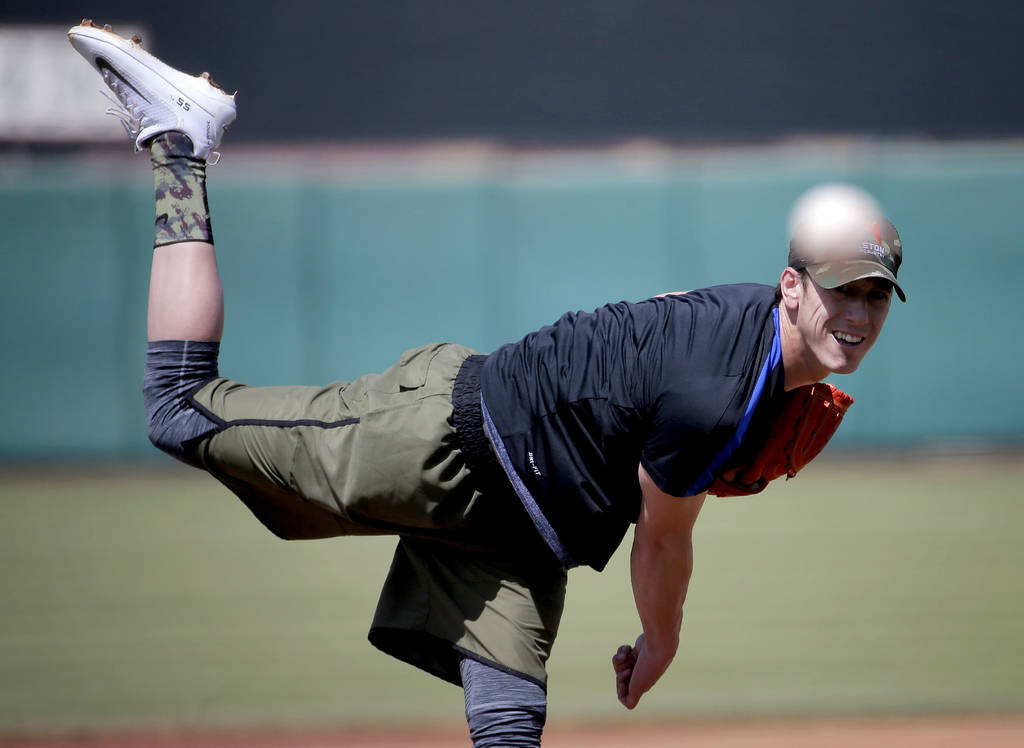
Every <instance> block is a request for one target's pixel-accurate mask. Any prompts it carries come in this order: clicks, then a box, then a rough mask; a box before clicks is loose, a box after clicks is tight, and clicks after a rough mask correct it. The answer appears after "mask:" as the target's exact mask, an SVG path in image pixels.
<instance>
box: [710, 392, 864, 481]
mask: <svg viewBox="0 0 1024 748" xmlns="http://www.w3.org/2000/svg"><path fill="white" fill-rule="evenodd" d="M852 404H853V398H852V397H850V396H849V395H847V394H846V393H845V392H843V391H842V390H840V389H839V388H837V387H835V386H833V385H831V384H826V383H823V382H818V383H817V384H808V385H805V386H803V387H797V388H796V389H795V390H793V391H792V392H790V393H789V397H788V398H787V400H786V402H785V403H784V404H783V406H782V410H781V411H780V412H779V414H778V415H777V416H776V417H775V420H774V421H773V422H772V423H771V425H770V426H769V427H768V429H767V436H766V437H765V438H764V440H763V442H762V444H761V446H760V447H759V448H758V449H757V451H756V453H754V455H753V457H752V458H747V457H742V458H740V459H741V460H742V462H741V464H738V465H735V464H734V465H728V466H727V467H726V469H725V470H724V471H723V472H722V474H721V475H720V476H719V477H718V478H717V479H715V482H714V483H713V484H712V485H711V488H709V489H708V493H711V494H714V495H715V496H743V495H747V494H752V493H760V492H761V491H763V490H764V488H765V486H767V485H768V484H769V483H770V482H771V481H773V480H775V479H776V478H778V477H779V476H781V475H785V476H786V477H787V478H792V477H793V476H794V475H796V474H797V473H798V472H799V471H800V470H801V469H802V468H803V467H804V465H806V464H807V463H809V462H810V461H811V460H813V459H814V458H815V457H817V456H818V453H819V452H821V450H822V449H824V447H825V445H826V444H828V440H829V439H831V438H832V435H833V434H834V433H835V432H836V429H837V428H839V424H840V422H842V420H843V415H844V414H845V413H846V409H847V408H849V407H850V405H852ZM745 454H749V452H747V453H745ZM744 463H745V464H744Z"/></svg>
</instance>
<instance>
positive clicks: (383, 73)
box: [0, 0, 1024, 144]
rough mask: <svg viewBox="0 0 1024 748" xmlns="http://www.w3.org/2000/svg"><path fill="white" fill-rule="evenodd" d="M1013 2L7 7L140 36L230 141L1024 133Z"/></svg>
mask: <svg viewBox="0 0 1024 748" xmlns="http://www.w3.org/2000/svg"><path fill="white" fill-rule="evenodd" d="M1022 8H1024V6H1022V5H1020V4H1019V3H1010V2H974V3H967V2H950V1H949V0H931V1H930V2H924V1H922V0H910V1H908V2H899V1H896V0H887V1H886V0H861V1H860V2H856V3H853V2H838V1H836V2H796V1H795V0H783V1H781V2H754V1H753V0H735V1H733V2H728V1H726V2H710V1H708V2H683V1H682V0H632V1H627V0H565V1H562V2H558V1H554V0H546V1H541V0H517V1H516V2H498V1H497V0H495V1H494V2H430V1H429V0H422V1H419V2H413V1H412V0H375V1H373V2H359V3H355V2H337V3H330V2H325V1H324V0H317V1H315V2H298V1H296V2H290V3H283V2H282V3H275V2H267V1H266V0H262V1H256V2H252V1H249V2H241V0H232V1H229V2H181V1H180V0H179V1H177V2H166V3H151V4H150V3H141V2H137V1H136V2H124V1H109V2H104V1H102V0H90V2H86V3H82V2H68V1H66V0H50V2H46V3H41V2H38V0H35V1H33V2H25V1H23V0H7V2H5V3H3V7H2V8H0V22H56V23H60V24H67V25H68V26H71V25H73V24H74V23H77V22H78V21H79V20H80V19H81V17H82V15H83V12H87V13H88V14H89V15H90V16H91V17H92V18H94V20H96V21H97V22H99V23H103V22H108V21H114V22H116V21H118V20H123V19H130V20H138V21H141V22H143V23H144V24H146V25H147V26H148V27H149V28H151V29H152V30H153V38H152V40H151V45H152V47H154V48H155V49H156V51H157V52H158V53H159V54H160V55H161V56H163V57H164V58H165V59H166V60H167V61H168V62H170V63H171V64H172V65H175V66H177V67H181V68H183V69H186V70H189V71H190V72H200V71H202V70H209V71H210V72H212V73H213V75H214V77H215V78H216V79H217V80H218V81H219V82H221V83H222V84H223V85H224V87H225V88H228V89H238V90H239V91H240V94H239V109H240V112H241V113H244V116H241V117H240V118H239V121H238V124H237V126H236V127H235V128H234V130H233V132H232V140H233V141H237V140H243V139H249V140H277V139H285V140H293V139H338V138H340V139H384V140H387V139H407V138H437V137H441V138H452V137H467V136H469V137H475V136H485V137H496V138H501V139H506V140H510V141H519V142H542V143H555V144H557V143H563V142H567V141H569V142H572V141H576V142H579V141H583V142H587V141H596V142H600V141H606V140H611V139H617V138H621V137H626V136H653V137H658V138H664V139H667V140H672V141H679V142H695V141H697V142H699V141H717V142H721V141H725V142H730V141H763V140H769V139H774V138H778V137H785V136H790V135H794V134H804V133H815V134H836V133H840V134H841V133H851V132H853V133H867V134H877V135H884V136H890V137H892V136H896V137H903V136H915V137H922V136H923V137H977V136H982V137H984V136H997V137H1000V136H1014V135H1020V134H1022V132H1024V97H1022V96H1021V92H1020V88H1021V73H1022V72H1024V70H1022V63H1021V51H1020V49H1021V38H1022V32H1024V9H1022Z"/></svg>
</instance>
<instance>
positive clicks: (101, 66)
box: [96, 57, 153, 104]
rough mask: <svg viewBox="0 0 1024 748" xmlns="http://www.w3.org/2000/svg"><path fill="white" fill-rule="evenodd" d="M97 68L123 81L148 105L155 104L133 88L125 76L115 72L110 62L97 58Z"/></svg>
mask: <svg viewBox="0 0 1024 748" xmlns="http://www.w3.org/2000/svg"><path fill="white" fill-rule="evenodd" d="M96 67H98V68H99V69H100V70H109V71H110V73H111V75H114V76H116V77H117V79H118V80H119V81H121V82H122V83H123V84H125V85H126V86H128V88H130V89H131V90H132V91H134V92H135V93H137V94H138V95H139V96H141V97H142V100H143V101H145V102H146V103H147V104H152V103H153V102H151V101H150V100H149V99H147V98H146V97H145V95H144V94H143V93H142V91H140V90H139V89H137V88H136V87H135V86H133V85H132V84H131V83H129V82H128V81H127V80H125V77H124V76H123V75H121V74H120V73H119V72H117V71H116V70H114V68H113V67H112V66H111V64H110V63H109V62H107V61H106V60H105V59H103V58H102V57H97V58H96Z"/></svg>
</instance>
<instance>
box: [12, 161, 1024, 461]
mask: <svg viewBox="0 0 1024 748" xmlns="http://www.w3.org/2000/svg"><path fill="white" fill-rule="evenodd" d="M2 174H3V176H2V177H0V222H2V224H3V226H4V240H3V241H4V251H3V266H4V275H5V284H4V285H5V288H4V292H3V296H2V301H0V318H2V320H3V321H2V326H0V345H2V347H3V350H4V366H3V369H2V373H0V410H2V412H3V418H4V422H5V424H6V426H7V428H5V429H4V430H3V434H2V435H0V454H2V455H3V456H5V457H11V458H16V457H50V456H76V455H81V456H86V455H129V454H136V453H145V452H146V450H147V449H148V447H147V444H146V439H145V434H144V424H143V420H144V419H143V415H142V410H141V402H140V395H139V383H140V380H141V371H142V361H143V354H144V348H145V344H144V340H145V329H144V318H145V304H146V290H147V275H148V263H149V251H148V249H147V248H148V247H149V246H151V243H152V239H151V236H152V228H151V223H152V217H151V216H152V212H153V211H152V188H151V186H150V183H149V170H148V165H147V163H146V160H145V158H143V157H138V158H135V157H132V156H130V155H128V154H123V155H119V156H113V155H109V154H108V155H107V156H106V157H101V156H97V155H93V156H82V157H78V158H68V157H53V158H50V159H41V158H39V157H35V158H31V159H28V160H26V161H24V162H19V161H18V159H15V158H8V159H7V160H6V162H5V163H4V168H3V170H2ZM834 179H842V180H847V181H851V182H854V183H857V184H860V185H861V186H863V187H865V188H867V189H869V190H871V191H872V192H873V193H874V194H876V195H877V196H878V197H879V199H880V200H881V202H882V203H883V205H884V206H885V207H886V209H887V211H888V212H889V214H890V215H891V216H892V218H893V220H894V222H895V223H896V224H897V226H898V227H899V229H900V230H901V232H902V235H903V238H904V243H905V247H906V258H907V259H906V262H905V265H904V271H903V272H902V273H901V276H900V277H901V280H903V281H904V287H905V288H906V290H907V293H908V297H909V303H907V304H906V305H903V304H899V303H898V302H894V305H893V308H892V311H891V313H890V317H889V321H888V323H887V329H886V330H885V333H884V335H883V336H882V338H881V340H880V341H879V343H878V344H877V345H876V348H875V349H874V350H873V351H872V352H871V354H870V355H869V357H868V359H867V361H866V363H865V365H864V366H863V367H862V370H861V371H860V372H857V373H856V374H854V375H850V376H848V377H838V378H836V382H837V383H838V384H840V385H841V386H843V387H844V388H846V389H848V390H849V391H850V392H851V393H852V394H853V395H854V396H855V397H856V398H857V399H858V403H857V405H856V406H855V407H854V408H853V409H852V410H851V412H850V415H849V416H848V421H847V424H846V425H845V426H844V428H843V429H842V431H841V432H840V434H839V437H838V438H839V439H840V440H841V442H842V443H845V444H847V445H857V446H863V447H878V448H885V447H888V446H893V445H928V444H945V443H949V442H956V443H963V442H965V441H968V442H980V443H991V442H997V443H998V442H1019V441H1021V440H1022V439H1024V419H1022V417H1021V416H1022V415H1024V413H1022V404H1021V403H1022V399H1021V397H1020V395H1019V392H1018V389H1017V378H1018V371H1019V370H1020V368H1021V366H1022V364H1024V355H1022V353H1021V349H1020V346H1019V345H1018V344H1017V342H1018V341H1019V337H1020V332H1019V328H1020V322H1021V315H1020V302H1019V292H1018V288H1017V287H1018V285H1019V279H1020V278H1021V277H1022V276H1024V255H1022V253H1021V252H1020V249H1019V241H1020V236H1021V235H1022V233H1024V213H1022V211H1021V210H1020V209H1019V206H1020V205H1022V204H1024V145H1020V144H1014V143H1003V144H992V143H990V144H969V143H968V144H961V145H957V146H951V145H948V144H947V145H944V146H941V147H939V146H934V145H927V144H919V145H914V144H909V143H903V144H899V145H893V144H882V143H871V142H861V143H846V144H845V145H843V144H835V143H832V144H829V145H821V144H819V145H814V144H806V145H802V146H801V145H788V146H780V147H776V148H764V147H759V148H730V149H718V150H685V151H684V150H662V149H658V148H654V147H649V146H641V145H636V146H632V147H622V148H615V149H610V150H607V151H602V152H598V151H585V152H577V153H571V152H567V151H559V152H555V153H522V152H517V153H513V152H509V151H506V150H502V149H500V148H491V147H487V146H477V147H472V146H463V147H458V148H457V147H448V148H434V149H413V150H411V151H408V150H407V151H403V152H402V153H400V154H397V155H396V154H395V153H394V151H391V150H385V151H379V152H366V151H359V150H344V149H338V150H335V151H325V150H312V151H298V150H287V151H268V150H265V149H259V150H251V149H247V148H244V147H241V148H236V149H231V150H230V151H228V155H226V156H225V159H224V161H223V162H222V163H221V164H220V165H218V166H217V167H214V168H213V169H212V174H211V189H210V203H211V207H212V210H213V215H214V233H215V237H216V240H217V244H218V250H219V255H220V262H221V268H222V273H223V276H224V284H225V293H226V298H227V328H226V333H225V343H224V347H223V352H222V357H221V371H222V373H224V374H225V375H227V376H231V377H234V378H237V379H242V380H244V381H248V382H250V383H253V384H287V383H309V384H313V383H323V382H326V381H331V380H336V379H350V378H353V377H355V376H358V375H359V374H362V373H365V372H367V371H374V370H379V369H381V368H383V367H385V366H387V365H389V364H390V363H392V362H393V361H394V360H396V359H397V356H398V354H399V353H400V352H401V351H402V350H403V349H405V348H407V347H411V346H413V345H418V344H422V343H426V342H429V341H432V340H451V341H456V342H461V343H463V344H466V345H469V346H472V347H475V348H477V349H479V350H483V351H489V350H492V349H494V348H495V347H497V346H498V345H501V344H502V343H504V342H507V341H510V340H513V339H515V338H518V337H520V336H521V335H523V334H524V333H526V332H528V331H530V330H531V329H533V328H536V327H538V326H540V325H542V324H545V323H548V322H551V321H553V320H554V319H555V318H556V317H558V316H559V315H560V314H562V313H563V312H565V311H567V310H575V309H585V310H589V309H593V308H595V307H596V306H599V305H600V304H603V303H605V302H607V301H615V300H619V299H630V300H639V299H642V298H645V297H647V296H650V295H652V294H656V293H659V292H663V291H669V290H681V289H687V288H696V287H700V286H704V285H709V284H714V283H725V282H737V281H756V282H762V283H774V282H776V280H777V278H778V273H779V271H780V269H781V268H782V266H783V263H784V262H785V256H786V236H785V218H786V214H787V211H788V209H789V207H790V205H791V204H792V202H793V200H794V199H795V198H796V197H797V196H798V195H799V194H800V193H801V192H802V191H803V190H804V189H806V188H807V187H809V186H810V185H812V184H815V183H817V182H820V181H826V180H834Z"/></svg>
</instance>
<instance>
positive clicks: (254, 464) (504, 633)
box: [189, 344, 566, 685]
mask: <svg viewBox="0 0 1024 748" xmlns="http://www.w3.org/2000/svg"><path fill="white" fill-rule="evenodd" d="M473 353H474V352H473V351H471V350H469V349H468V348H464V347H462V346H457V345H451V344H433V345H428V346H423V347H421V348H416V349H413V350H410V351H407V352H406V353H404V354H403V355H402V357H401V359H400V360H399V362H398V363H397V364H396V365H394V366H392V367H390V368H389V369H387V370H386V371H384V372H382V373H380V374H370V375H367V376H364V377H361V378H359V379H357V380H355V381H353V382H335V383H333V384H330V385H327V386H325V387H249V386H246V385H243V384H239V383H238V382H233V381H230V380H227V379H214V380H212V381H210V382H208V383H207V384H205V385H204V386H203V387H201V388H200V389H199V390H198V391H197V392H195V393H194V394H193V395H192V396H191V403H192V405H193V406H194V407H196V408H197V409H198V410H200V411H201V412H203V413H204V414H205V415H206V416H207V417H208V418H209V419H210V420H211V421H213V422H214V423H215V424H216V429H215V430H214V431H213V432H212V433H209V434H205V435H204V436H203V437H201V438H199V439H197V440H195V441H194V442H192V443H191V444H190V445H189V456H190V458H191V459H192V460H193V461H194V462H195V463H196V464H197V465H199V466H200V467H202V468H203V469H205V470H207V471H208V472H209V473H210V474H211V475H213V476H214V477H216V478H217V479H218V480H220V481H221V482H222V483H223V484H224V485H225V486H227V487H228V488H229V489H231V490H232V491H233V492H234V493H235V494H236V495H237V496H238V497H239V498H240V499H241V500H242V501H243V502H244V503H245V504H246V506H248V507H249V509H250V510H251V511H252V512H253V514H255V515H256V517H257V518H258V519H259V520H260V521H261V522H262V523H263V524H264V525H265V526H266V527H267V528H268V529H270V530H271V531H272V532H274V533H275V534H277V535H278V536H280V537H283V538H286V539H304V538H324V537H333V536H339V535H383V534H391V535H398V536H399V537H400V539H399V543H398V547H397V549H396V552H395V557H394V561H393V562H392V566H391V570H390V572H389V574H388V578H387V581H386V582H385V584H384V589H383V591H382V592H381V597H380V601H379V603H378V607H377V612H376V615H375V616H374V620H373V624H372V627H371V631H370V640H371V642H373V644H374V645H376V646H378V647H380V648H381V649H383V650H384V651H386V652H388V653H389V654H392V655H394V656H396V657H398V658H400V659H402V660H405V661H407V662H410V663H412V664H414V665H416V666H418V667H421V668H424V669H426V670H428V671H429V672H431V673H433V674H435V675H438V676H439V677H441V678H444V679H445V680H448V681H451V682H453V683H460V682H461V678H460V675H459V668H458V659H459V656H460V655H468V656H470V657H474V658H476V659H480V660H482V661H485V662H488V663H490V664H492V665H496V666H498V667H500V668H502V669H506V670H509V671H511V672H515V673H517V674H520V675H522V676H525V677H527V678H530V679H531V680H534V681H536V682H538V683H541V684H542V685H543V684H545V683H546V672H545V663H546V661H547V658H548V656H549V655H550V652H551V646H552V644H553V642H554V638H555V634H556V632H557V630H558V622H559V619H560V617H561V612H562V604H563V600H564V594H565V582H566V574H565V570H564V569H562V568H561V566H559V565H558V563H557V562H556V561H555V560H554V557H553V556H552V555H551V553H550V551H548V550H547V548H546V546H545V545H544V544H543V541H542V540H541V539H540V537H539V536H538V535H537V533H536V531H535V529H534V528H533V525H532V524H531V522H530V519H529V517H528V516H527V514H526V512H525V510H524V509H523V508H522V506H521V505H520V504H519V502H518V500H517V499H516V498H515V496H514V494H512V493H511V492H510V491H509V490H508V487H507V486H504V485H493V484H494V483H500V482H501V481H491V483H492V485H487V484H483V485H481V484H482V483H484V482H483V481H482V479H481V475H480V474H477V475H473V473H472V472H471V470H470V467H469V465H467V462H466V458H465V456H464V455H463V453H462V451H461V450H460V448H459V439H458V437H457V435H456V432H455V427H454V425H453V417H452V416H453V405H452V390H453V387H454V384H455V378H456V375H457V374H458V372H459V369H460V367H461V366H462V364H463V362H464V361H465V360H466V358H467V357H468V356H470V355H472V354H473Z"/></svg>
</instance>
